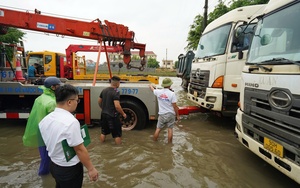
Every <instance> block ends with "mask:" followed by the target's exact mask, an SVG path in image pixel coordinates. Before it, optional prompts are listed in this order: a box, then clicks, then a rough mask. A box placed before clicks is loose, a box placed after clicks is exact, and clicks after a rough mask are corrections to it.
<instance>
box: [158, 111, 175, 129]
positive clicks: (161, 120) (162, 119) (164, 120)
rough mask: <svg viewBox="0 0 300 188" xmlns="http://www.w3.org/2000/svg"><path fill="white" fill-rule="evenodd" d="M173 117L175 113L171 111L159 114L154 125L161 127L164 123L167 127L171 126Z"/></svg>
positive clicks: (173, 121) (173, 120) (173, 122)
mask: <svg viewBox="0 0 300 188" xmlns="http://www.w3.org/2000/svg"><path fill="white" fill-rule="evenodd" d="M175 118H176V117H175V115H174V114H172V113H166V114H159V116H158V121H157V125H156V127H157V128H159V129H162V128H164V126H165V125H167V127H168V128H173V126H174V124H175Z"/></svg>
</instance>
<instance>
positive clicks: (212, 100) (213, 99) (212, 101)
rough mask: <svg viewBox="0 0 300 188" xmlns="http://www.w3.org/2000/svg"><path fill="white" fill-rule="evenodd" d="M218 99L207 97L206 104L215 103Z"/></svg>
mask: <svg viewBox="0 0 300 188" xmlns="http://www.w3.org/2000/svg"><path fill="white" fill-rule="evenodd" d="M216 99H217V97H206V102H211V103H215V102H216Z"/></svg>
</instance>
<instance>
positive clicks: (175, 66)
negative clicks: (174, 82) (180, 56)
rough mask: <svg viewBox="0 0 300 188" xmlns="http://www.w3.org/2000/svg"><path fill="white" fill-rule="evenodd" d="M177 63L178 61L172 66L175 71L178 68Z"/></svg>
mask: <svg viewBox="0 0 300 188" xmlns="http://www.w3.org/2000/svg"><path fill="white" fill-rule="evenodd" d="M178 63H179V62H178V61H175V65H174V68H175V69H177V68H178Z"/></svg>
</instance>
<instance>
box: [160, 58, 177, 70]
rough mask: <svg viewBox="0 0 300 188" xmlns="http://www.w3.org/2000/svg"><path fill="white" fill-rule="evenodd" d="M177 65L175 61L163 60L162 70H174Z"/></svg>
mask: <svg viewBox="0 0 300 188" xmlns="http://www.w3.org/2000/svg"><path fill="white" fill-rule="evenodd" d="M174 67H175V64H174V61H173V60H165V59H163V60H162V66H161V67H160V68H165V69H174Z"/></svg>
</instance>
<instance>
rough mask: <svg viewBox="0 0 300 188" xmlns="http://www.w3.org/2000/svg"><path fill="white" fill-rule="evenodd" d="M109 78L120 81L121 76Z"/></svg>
mask: <svg viewBox="0 0 300 188" xmlns="http://www.w3.org/2000/svg"><path fill="white" fill-rule="evenodd" d="M111 80H112V81H118V82H119V81H120V80H121V78H120V77H119V76H113V77H112V78H111Z"/></svg>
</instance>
